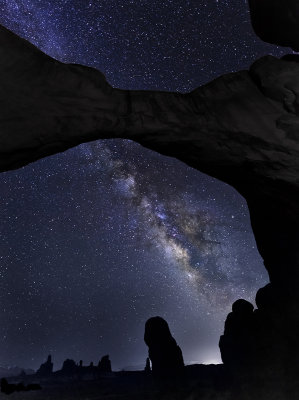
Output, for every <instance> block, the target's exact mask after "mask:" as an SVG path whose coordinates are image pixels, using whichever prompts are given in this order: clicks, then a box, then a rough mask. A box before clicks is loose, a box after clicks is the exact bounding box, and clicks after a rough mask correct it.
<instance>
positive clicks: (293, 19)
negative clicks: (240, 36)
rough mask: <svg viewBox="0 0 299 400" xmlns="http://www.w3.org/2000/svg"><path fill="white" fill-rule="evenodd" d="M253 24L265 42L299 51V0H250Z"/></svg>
mask: <svg viewBox="0 0 299 400" xmlns="http://www.w3.org/2000/svg"><path fill="white" fill-rule="evenodd" d="M248 3H249V7H250V12H251V21H252V26H253V28H254V30H255V32H256V34H257V35H258V36H259V37H260V38H261V39H262V40H264V41H265V42H269V43H275V44H278V45H280V46H288V47H292V48H293V49H294V50H295V51H299V25H298V20H299V3H298V1H297V0H248Z"/></svg>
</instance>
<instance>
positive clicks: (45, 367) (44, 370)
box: [36, 355, 53, 376]
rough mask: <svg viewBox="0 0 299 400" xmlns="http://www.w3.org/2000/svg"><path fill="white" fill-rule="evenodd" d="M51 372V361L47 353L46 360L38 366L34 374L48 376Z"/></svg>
mask: <svg viewBox="0 0 299 400" xmlns="http://www.w3.org/2000/svg"><path fill="white" fill-rule="evenodd" d="M52 372H53V363H52V357H51V355H48V358H47V361H46V362H45V363H43V364H41V366H40V367H39V369H38V370H37V371H36V374H37V375H39V376H48V375H51V374H52Z"/></svg>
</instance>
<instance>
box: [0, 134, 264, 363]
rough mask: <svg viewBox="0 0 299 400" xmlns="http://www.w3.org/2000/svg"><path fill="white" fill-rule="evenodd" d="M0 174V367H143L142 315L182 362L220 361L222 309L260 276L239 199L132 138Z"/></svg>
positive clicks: (249, 293) (259, 282)
mask: <svg viewBox="0 0 299 400" xmlns="http://www.w3.org/2000/svg"><path fill="white" fill-rule="evenodd" d="M0 179H1V180H0V186H1V187H2V189H1V190H0V193H1V197H2V199H1V203H2V206H1V214H2V218H1V221H2V222H1V224H2V229H1V231H2V235H1V238H2V240H1V244H0V245H1V254H2V265H3V274H2V280H3V282H4V287H5V288H6V291H5V293H3V299H2V304H3V305H4V307H3V309H5V311H4V312H3V311H2V319H3V323H2V324H1V325H2V327H3V328H2V329H3V336H2V337H3V339H2V340H3V344H4V345H3V346H1V351H2V352H3V353H2V355H1V358H2V359H5V360H7V362H8V361H9V358H10V357H11V362H13V363H23V362H24V363H25V362H26V366H29V367H34V368H36V367H37V366H38V365H39V364H40V362H41V361H42V360H43V359H44V358H45V356H46V354H48V353H49V352H51V353H52V354H53V356H54V357H53V358H54V360H55V359H56V362H57V365H56V367H57V368H58V367H60V365H61V364H62V361H63V359H65V358H69V357H71V358H74V359H78V360H79V359H82V358H84V357H87V359H96V358H98V356H100V355H101V354H102V353H103V354H104V353H107V352H109V353H110V355H111V359H112V363H113V366H114V367H115V368H123V367H126V366H129V365H133V366H134V367H135V368H136V367H137V368H138V367H143V366H144V365H143V361H144V360H145V356H146V348H145V346H144V343H143V329H144V322H145V321H146V319H147V318H149V317H151V316H153V315H162V316H163V317H165V318H166V319H167V320H168V322H169V324H170V326H171V330H172V332H173V333H174V336H175V337H176V339H177V341H178V343H179V344H180V346H181V348H182V350H183V354H184V357H185V362H186V363H187V364H188V363H194V362H197V363H211V362H220V361H221V359H220V353H219V350H218V340H219V336H220V335H221V333H222V331H223V325H224V320H225V317H226V315H227V313H228V312H229V311H230V308H231V304H232V303H233V302H234V301H235V300H236V299H238V298H240V297H242V298H246V299H248V300H249V301H252V302H253V301H254V296H255V293H256V291H257V289H258V288H259V287H261V286H263V285H264V284H266V283H267V282H268V276H267V273H266V271H265V269H264V268H263V265H262V260H261V258H260V256H259V254H258V252H257V249H256V246H255V241H254V237H253V233H252V231H251V228H250V221H249V215H248V210H247V206H246V202H245V200H244V199H243V198H242V197H241V196H240V195H239V194H238V193H237V192H236V191H235V190H234V189H233V188H232V187H230V186H228V185H227V184H224V183H222V182H220V181H218V180H216V179H214V178H211V177H209V176H207V175H204V174H202V173H200V172H198V171H197V170H194V169H192V168H190V167H188V166H186V165H185V164H183V163H181V162H179V161H178V160H176V159H173V158H169V157H164V156H161V155H159V154H157V153H154V152H152V151H150V150H148V149H145V148H143V147H141V146H140V145H138V144H136V143H135V142H132V141H125V140H116V139H115V140H106V141H105V140H104V141H97V142H90V143H86V144H83V145H80V146H78V147H76V148H73V149H70V150H68V151H67V152H64V153H60V154H57V155H54V156H51V157H48V158H45V159H42V160H40V161H38V162H35V163H33V164H30V165H28V166H26V167H24V168H22V169H19V170H17V171H12V172H6V173H3V174H2V175H1V177H0ZM12 332H14V333H12ZM28 343H29V345H28ZM66 343H67V344H66ZM19 354H24V357H25V358H24V360H22V359H20V358H18V357H19ZM26 360H28V361H26Z"/></svg>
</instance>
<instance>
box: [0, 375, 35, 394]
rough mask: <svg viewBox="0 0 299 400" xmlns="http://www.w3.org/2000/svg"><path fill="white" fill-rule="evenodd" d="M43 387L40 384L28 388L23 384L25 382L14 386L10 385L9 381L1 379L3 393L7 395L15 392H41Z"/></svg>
mask: <svg viewBox="0 0 299 400" xmlns="http://www.w3.org/2000/svg"><path fill="white" fill-rule="evenodd" d="M40 389H41V386H40V385H39V384H35V383H31V384H29V385H27V386H25V385H24V384H23V382H20V383H17V384H14V383H8V382H7V379H5V378H2V379H1V392H2V393H5V394H12V393H14V392H27V391H30V390H40Z"/></svg>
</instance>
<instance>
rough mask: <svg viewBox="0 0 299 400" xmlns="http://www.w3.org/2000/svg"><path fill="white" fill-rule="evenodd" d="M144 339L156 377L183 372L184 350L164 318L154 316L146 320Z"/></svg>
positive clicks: (171, 375)
mask: <svg viewBox="0 0 299 400" xmlns="http://www.w3.org/2000/svg"><path fill="white" fill-rule="evenodd" d="M144 341H145V343H146V345H147V346H148V355H149V358H150V360H151V362H152V373H153V375H154V376H155V377H159V378H164V377H175V376H180V375H181V374H182V372H183V368H184V360H183V355H182V351H181V349H180V347H179V346H178V345H177V343H176V341H175V339H174V337H173V336H172V335H171V333H170V330H169V326H168V324H167V322H166V321H165V320H164V319H163V318H161V317H152V318H150V319H148V320H147V321H146V324H145V332H144Z"/></svg>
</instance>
